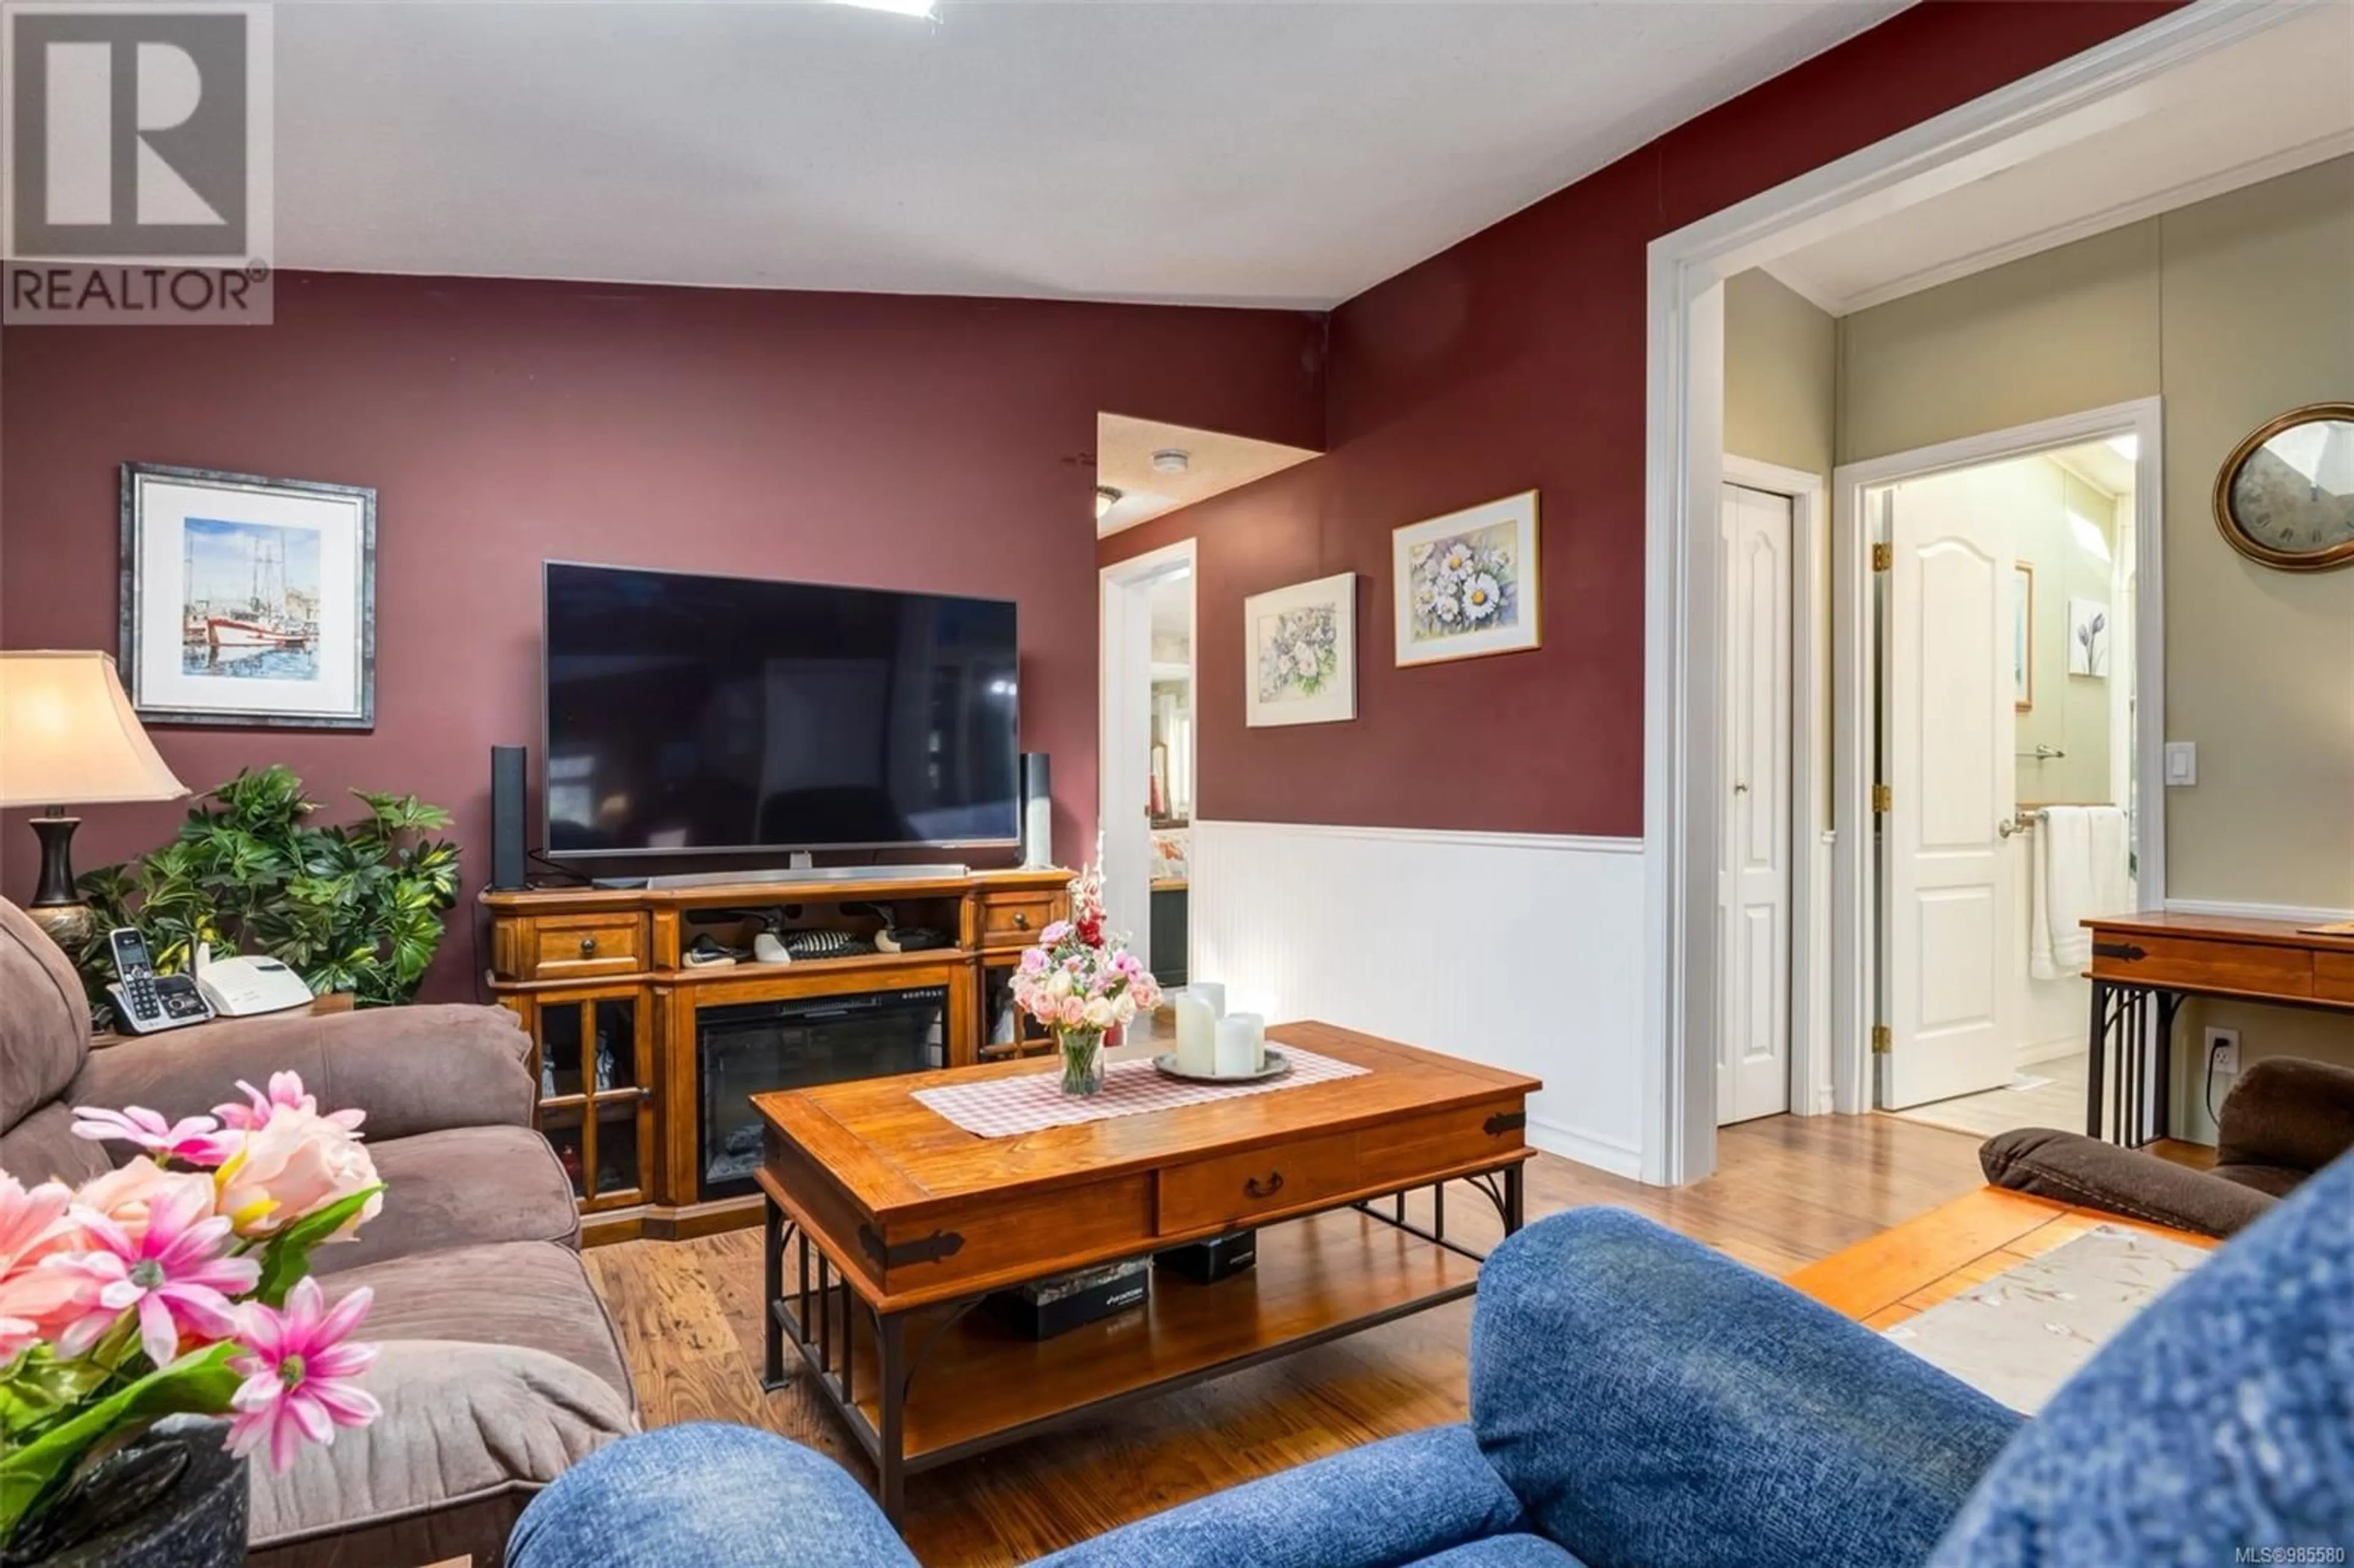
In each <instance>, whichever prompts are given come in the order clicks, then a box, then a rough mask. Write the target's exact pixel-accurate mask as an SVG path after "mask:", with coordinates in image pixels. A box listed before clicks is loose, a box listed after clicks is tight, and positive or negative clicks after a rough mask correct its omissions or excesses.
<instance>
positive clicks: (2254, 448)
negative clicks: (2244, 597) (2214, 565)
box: [2215, 403, 2354, 572]
mask: <svg viewBox="0 0 2354 1568" xmlns="http://www.w3.org/2000/svg"><path fill="white" fill-rule="evenodd" d="M2215 525H2216V526H2217V527H2218V528H2221V530H2222V531H2223V537H2224V538H2226V539H2228V540H2230V541H2231V544H2232V548H2233V549H2235V550H2237V551H2239V552H2240V554H2242V555H2243V556H2248V557H2249V558H2250V559H2252V560H2257V561H2262V562H2263V563H2264V565H2266V566H2268V567H2279V568H2280V569H2281V570H2283V571H2290V572H2317V571H2322V570H2325V569H2327V568H2328V567H2342V566H2346V565H2348V564H2349V562H2354V403H2312V404H2308V405H2306V407H2305V408H2291V409H2290V410H2289V411H2288V412H2287V413H2285V414H2283V415H2281V416H2280V417H2279V418H2275V419H2268V420H2266V421H2265V422H2264V424H2263V425H2261V426H2259V427H2257V429H2255V430H2254V431H2253V432H2252V433H2251V434H2250V435H2249V437H2248V439H2247V440H2243V441H2242V442H2241V443H2240V444H2239V445H2238V446H2236V447H2234V448H2232V455H2231V456H2230V457H2229V458H2227V459H2225V460H2224V462H2223V471H2221V473H2219V474H2217V475H2216V476H2215Z"/></svg>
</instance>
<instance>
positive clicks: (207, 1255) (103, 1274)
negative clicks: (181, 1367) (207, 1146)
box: [41, 1183, 261, 1367]
mask: <svg viewBox="0 0 2354 1568" xmlns="http://www.w3.org/2000/svg"><path fill="white" fill-rule="evenodd" d="M74 1219H75V1220H76V1221H77V1222H78V1223H79V1224H80V1226H81V1228H82V1229H83V1230H84V1231H86V1232H88V1233H89V1236H90V1243H91V1250H90V1251H89V1252H86V1253H69V1254H64V1255H58V1256H53V1257H50V1258H48V1259H47V1260H45V1261H44V1262H43V1263H42V1265H41V1266H42V1267H43V1268H46V1269H54V1270H56V1271H58V1272H59V1273H67V1274H76V1275H80V1276H82V1277H87V1278H90V1279H94V1280H96V1281H97V1282H98V1286H99V1289H98V1303H97V1306H96V1308H93V1309H90V1310H89V1311H87V1312H86V1313H85V1314H84V1315H83V1316H82V1317H81V1318H80V1319H78V1320H77V1321H76V1322H75V1323H74V1324H73V1326H72V1327H70V1328H69V1329H68V1330H66V1331H65V1334H64V1336H63V1337H62V1338H61V1339H60V1340H58V1350H59V1351H61V1352H62V1353H64V1354H66V1355H69V1356H79V1355H80V1354H82V1353H83V1352H85V1351H88V1350H89V1349H90V1347H91V1346H92V1345H94V1344H96V1343H97V1342H98V1341H99V1340H100V1339H101V1337H102V1336H103V1335H104V1334H105V1333H106V1331H107V1330H109V1329H111V1328H112V1327H113V1326H114V1324H115V1323H116V1322H117V1321H118V1320H119V1319H121V1317H122V1314H123V1313H124V1312H126V1311H131V1310H134V1309H135V1310H136V1311H137V1312H138V1314H139V1344H140V1348H141V1349H143V1350H144V1351H146V1352H147V1359H148V1360H149V1361H154V1363H155V1364H156V1365H157V1366H159V1367H160V1366H164V1365H166V1364H168V1363H169V1362H170V1361H171V1360H172V1358H173V1357H174V1356H175V1355H176V1354H177V1353H178V1352H179V1348H180V1338H181V1334H182V1331H183V1330H186V1333H187V1334H189V1335H190V1336H192V1337H194V1338H196V1339H202V1340H222V1339H227V1338H228V1336H229V1334H230V1333H232V1332H234V1331H235V1330H236V1328H237V1319H236V1315H235V1313H234V1311H233V1310H232V1308H230V1305H229V1298H230V1297H231V1296H242V1295H243V1294H245V1293H246V1292H247V1291H249V1290H251V1289H252V1288H253V1287H254V1286H255V1285H257V1284H259V1283H260V1279H261V1263H260V1260H259V1259H257V1258H250V1257H229V1256H224V1255H223V1254H224V1253H225V1252H226V1250H227V1249H228V1247H229V1245H231V1244H232V1237H231V1235H230V1232H229V1223H228V1216H227V1215H225V1214H215V1213H210V1212H209V1205H208V1204H207V1202H206V1201H205V1196H204V1194H202V1193H200V1192H197V1191H196V1190H195V1189H194V1188H192V1187H190V1186H188V1185H186V1184H184V1183H182V1184H175V1185H173V1186H170V1187H165V1188H161V1189H158V1190H157V1192H156V1193H155V1196H154V1201H153V1202H152V1203H151V1204H150V1205H149V1208H148V1213H147V1230H146V1233H145V1234H143V1235H140V1236H136V1237H133V1236H132V1235H131V1234H129V1233H127V1232H126V1231H124V1230H123V1228H122V1226H121V1225H118V1224H115V1223H114V1222H113V1221H112V1220H110V1219H108V1218H107V1217H106V1216H105V1215H104V1214H101V1213H98V1212H97V1211H96V1210H95V1209H77V1210H75V1211H74Z"/></svg>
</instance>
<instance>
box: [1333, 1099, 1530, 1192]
mask: <svg viewBox="0 0 2354 1568" xmlns="http://www.w3.org/2000/svg"><path fill="white" fill-rule="evenodd" d="M1527 1121H1528V1118H1527V1117H1526V1116H1525V1115H1524V1114H1522V1110H1521V1107H1519V1106H1518V1105H1517V1104H1511V1105H1486V1106H1468V1107H1464V1108H1462V1109H1460V1110H1447V1111H1437V1112H1434V1113H1433V1114H1431V1115H1429V1116H1419V1117H1416V1118H1412V1119H1411V1120H1407V1121H1401V1122H1398V1123H1396V1124H1395V1125H1394V1126H1390V1127H1382V1128H1367V1129H1365V1130H1364V1131H1363V1132H1362V1133H1359V1134H1358V1135H1357V1177H1358V1182H1357V1184H1358V1185H1359V1186H1361V1187H1375V1186H1380V1185H1382V1184H1384V1183H1385V1182H1394V1181H1395V1182H1404V1181H1413V1180H1414V1179H1415V1178H1416V1177H1417V1176H1423V1175H1426V1174H1428V1173H1429V1172H1431V1171H1451V1170H1456V1169H1458V1168H1460V1167H1462V1166H1466V1165H1478V1164H1480V1163H1482V1162H1484V1161H1487V1160H1493V1159H1494V1158H1495V1157H1496V1156H1498V1155H1500V1154H1510V1153H1511V1152H1513V1151H1514V1150H1518V1149H1520V1148H1521V1147H1522V1144H1523V1142H1524V1139H1522V1128H1523V1127H1524V1126H1526V1124H1527Z"/></svg>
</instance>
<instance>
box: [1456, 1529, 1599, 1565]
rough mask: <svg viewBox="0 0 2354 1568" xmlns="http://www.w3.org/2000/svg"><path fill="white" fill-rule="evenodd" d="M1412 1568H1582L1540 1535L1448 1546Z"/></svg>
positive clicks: (1488, 1539)
mask: <svg viewBox="0 0 2354 1568" xmlns="http://www.w3.org/2000/svg"><path fill="white" fill-rule="evenodd" d="M1414 1568H1585V1564H1584V1563H1580V1562H1579V1561H1578V1560H1577V1559H1576V1558H1575V1557H1572V1556H1571V1555H1570V1554H1569V1553H1568V1552H1564V1551H1563V1550H1562V1549H1561V1548H1560V1547H1558V1546H1555V1545H1554V1544H1553V1542H1550V1541H1547V1540H1546V1539H1545V1538H1544V1537H1543V1536H1542V1535H1522V1534H1518V1533H1515V1534H1511V1535H1490V1536H1488V1537H1486V1538H1485V1539H1484V1540H1479V1541H1474V1542H1467V1543H1466V1544H1464V1545H1461V1546H1450V1547H1448V1548H1447V1550H1446V1551H1444V1552H1439V1553H1438V1554H1437V1555H1436V1556H1434V1557H1426V1558H1424V1559H1423V1560H1422V1561H1421V1562H1419V1563H1416V1564H1415V1565H1414Z"/></svg>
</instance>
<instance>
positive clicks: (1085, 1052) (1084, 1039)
mask: <svg viewBox="0 0 2354 1568" xmlns="http://www.w3.org/2000/svg"><path fill="white" fill-rule="evenodd" d="M1055 1044H1056V1045H1058V1046H1060V1047H1061V1048H1062V1053H1063V1092H1064V1093H1065V1094H1066V1095H1080V1096H1085V1095H1097V1094H1101V1093H1102V1092H1103V1085H1104V1067H1103V1031H1102V1030H1100V1029H1057V1030H1056V1031H1055Z"/></svg>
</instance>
